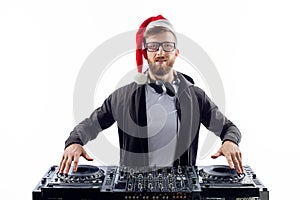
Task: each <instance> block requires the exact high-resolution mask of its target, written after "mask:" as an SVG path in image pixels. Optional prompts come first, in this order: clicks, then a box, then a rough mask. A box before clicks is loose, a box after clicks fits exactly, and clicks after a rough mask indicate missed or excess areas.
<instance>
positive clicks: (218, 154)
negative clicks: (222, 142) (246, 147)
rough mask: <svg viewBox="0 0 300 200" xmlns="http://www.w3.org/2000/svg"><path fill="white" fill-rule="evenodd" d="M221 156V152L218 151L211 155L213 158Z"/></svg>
mask: <svg viewBox="0 0 300 200" xmlns="http://www.w3.org/2000/svg"><path fill="white" fill-rule="evenodd" d="M219 156H222V154H221V152H220V151H218V152H217V153H215V154H214V155H211V156H210V157H211V158H213V159H216V158H218V157H219Z"/></svg>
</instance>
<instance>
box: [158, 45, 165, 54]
mask: <svg viewBox="0 0 300 200" xmlns="http://www.w3.org/2000/svg"><path fill="white" fill-rule="evenodd" d="M163 53H164V49H163V47H162V46H161V45H160V46H159V48H158V51H157V54H159V55H161V54H163Z"/></svg>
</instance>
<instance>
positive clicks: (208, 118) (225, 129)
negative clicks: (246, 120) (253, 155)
mask: <svg viewBox="0 0 300 200" xmlns="http://www.w3.org/2000/svg"><path fill="white" fill-rule="evenodd" d="M195 92H196V95H197V98H198V102H199V109H200V120H201V123H202V124H203V125H204V126H205V127H206V128H207V129H208V130H210V131H212V132H213V133H214V134H215V135H217V136H219V137H220V138H221V140H222V141H223V142H224V141H226V140H230V141H232V142H234V143H236V144H239V143H240V141H241V137H242V135H241V132H240V131H239V129H238V128H237V127H236V125H235V124H234V123H232V122H231V121H230V120H229V119H227V118H226V116H225V115H224V114H223V113H222V112H221V111H220V110H219V108H218V106H216V105H215V103H214V102H213V101H212V100H211V99H210V98H209V97H208V96H207V95H206V94H205V92H204V91H203V90H201V89H200V88H198V87H195Z"/></svg>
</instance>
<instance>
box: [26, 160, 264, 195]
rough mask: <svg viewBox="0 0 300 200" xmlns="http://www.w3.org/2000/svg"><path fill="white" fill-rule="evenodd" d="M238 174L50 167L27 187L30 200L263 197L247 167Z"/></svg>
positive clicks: (217, 169) (204, 169)
mask: <svg viewBox="0 0 300 200" xmlns="http://www.w3.org/2000/svg"><path fill="white" fill-rule="evenodd" d="M243 168H244V172H245V173H244V174H237V172H236V171H235V170H232V169H230V168H229V167H228V166H226V165H212V166H178V167H164V168H159V167H128V166H126V167H121V166H92V165H79V166H78V169H77V171H76V172H72V171H73V170H72V168H71V169H70V172H69V174H60V173H58V166H52V167H50V169H49V170H48V171H47V172H46V174H45V175H44V176H43V177H42V179H41V180H40V181H39V183H38V184H37V186H36V187H35V188H34V190H33V191H32V199H33V200H69V199H70V200H71V199H75V200H100V199H101V200H102V199H103V200H106V199H116V200H183V199H190V200H268V199H269V191H268V189H267V188H266V187H265V186H264V185H263V184H262V182H261V181H260V180H259V179H258V177H257V176H256V174H255V173H254V172H253V171H252V169H251V168H250V166H243Z"/></svg>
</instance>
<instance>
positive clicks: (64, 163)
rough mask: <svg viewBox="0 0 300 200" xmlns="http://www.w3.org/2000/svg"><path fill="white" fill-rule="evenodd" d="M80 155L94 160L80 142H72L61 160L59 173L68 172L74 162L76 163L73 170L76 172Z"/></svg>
mask: <svg viewBox="0 0 300 200" xmlns="http://www.w3.org/2000/svg"><path fill="white" fill-rule="evenodd" d="M80 156H82V157H84V158H85V159H86V160H88V161H92V160H93V158H92V157H90V156H89V155H88V154H87V153H86V151H85V150H84V148H83V147H82V146H81V145H80V144H71V145H70V146H68V147H67V148H66V149H65V151H64V154H63V157H62V159H61V161H60V166H59V170H58V173H64V174H68V172H69V170H70V168H71V165H72V162H73V163H74V167H73V172H76V171H77V168H78V162H79V157H80Z"/></svg>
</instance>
